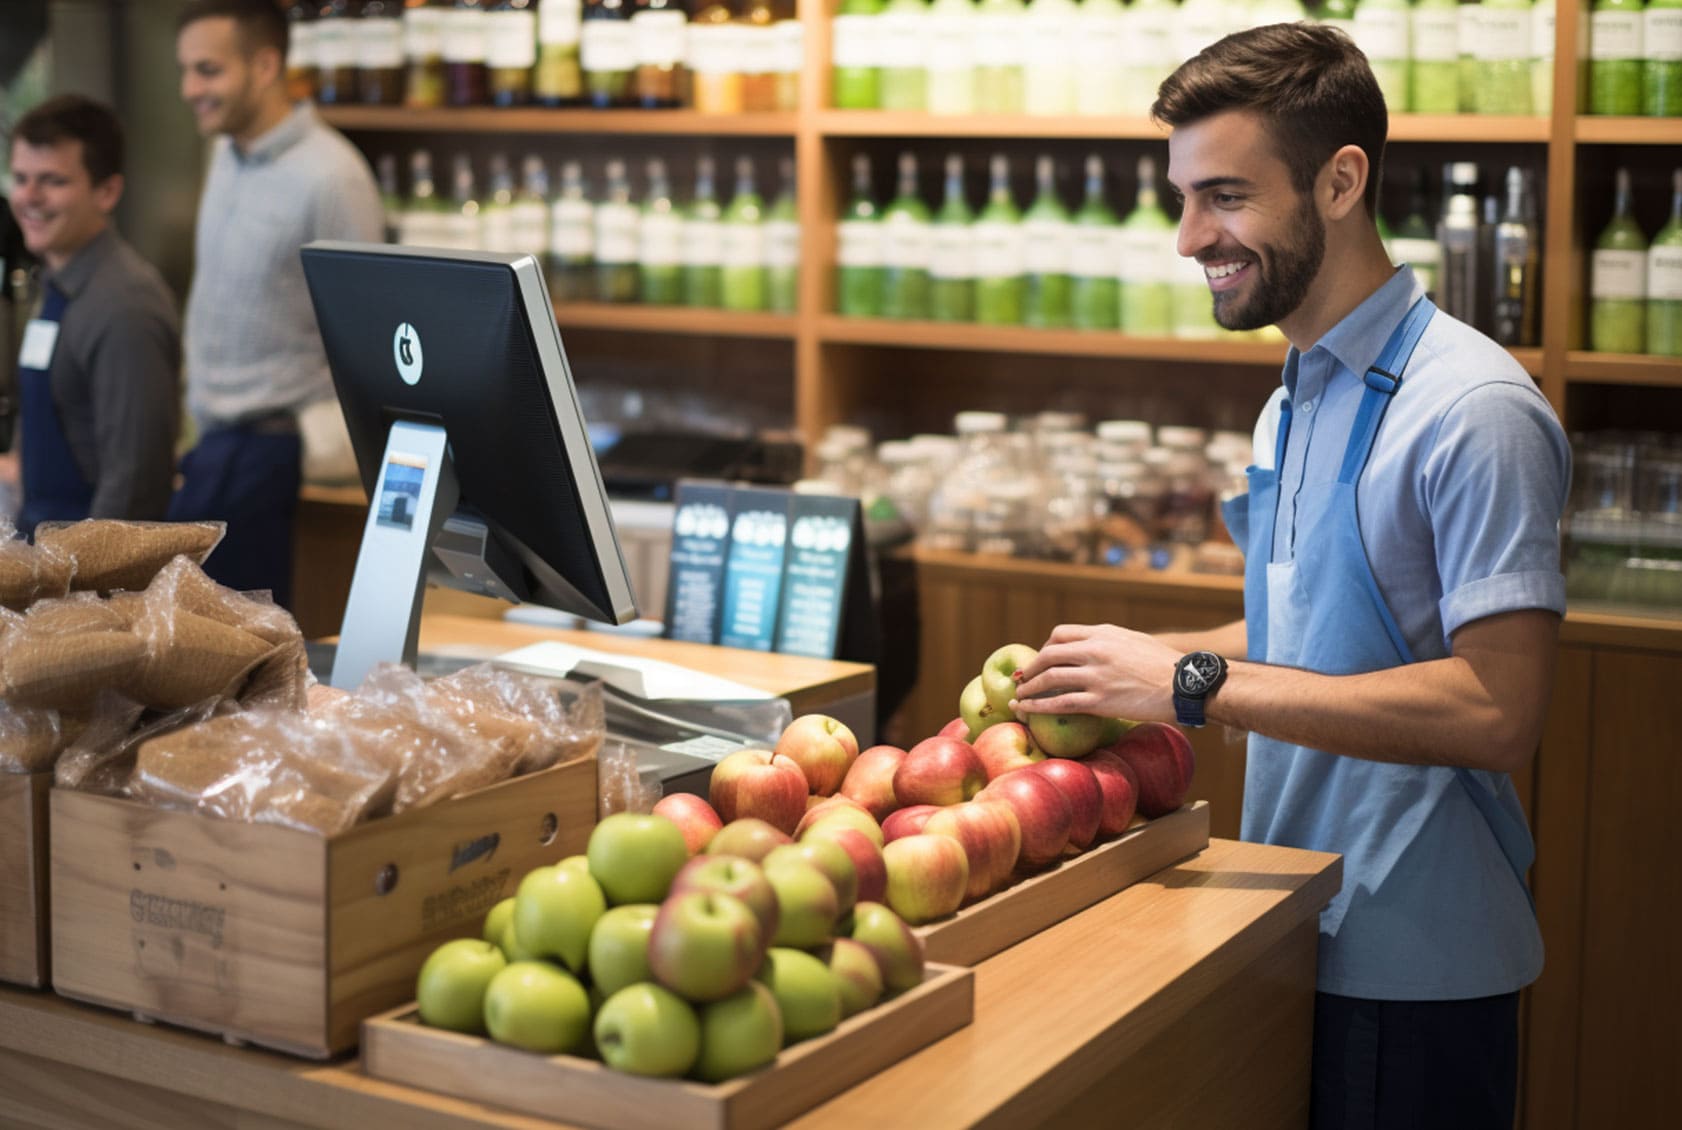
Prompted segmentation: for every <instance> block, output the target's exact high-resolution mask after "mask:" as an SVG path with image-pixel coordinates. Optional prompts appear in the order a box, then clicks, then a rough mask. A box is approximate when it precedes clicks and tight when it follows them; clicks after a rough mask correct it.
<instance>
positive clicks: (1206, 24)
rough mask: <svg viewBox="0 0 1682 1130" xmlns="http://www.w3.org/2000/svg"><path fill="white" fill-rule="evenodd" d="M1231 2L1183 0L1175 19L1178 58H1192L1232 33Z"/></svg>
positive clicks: (1175, 50)
mask: <svg viewBox="0 0 1682 1130" xmlns="http://www.w3.org/2000/svg"><path fill="white" fill-rule="evenodd" d="M1230 23H1231V17H1230V15H1229V13H1228V11H1227V0H1182V2H1181V4H1180V11H1179V14H1178V15H1177V16H1175V17H1174V56H1173V58H1174V59H1175V60H1176V61H1178V60H1183V59H1190V58H1191V57H1192V56H1194V55H1196V54H1197V53H1198V52H1199V51H1202V50H1203V49H1204V48H1205V47H1207V46H1209V45H1210V44H1211V43H1214V42H1215V41H1216V40H1218V39H1220V38H1221V37H1222V36H1224V35H1226V33H1227V32H1228V31H1229V30H1231V29H1230V26H1229V25H1230Z"/></svg>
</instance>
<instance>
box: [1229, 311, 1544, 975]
mask: <svg viewBox="0 0 1682 1130" xmlns="http://www.w3.org/2000/svg"><path fill="white" fill-rule="evenodd" d="M1435 312H1436V307H1435V306H1433V305H1432V304H1431V302H1430V301H1429V300H1428V299H1423V298H1422V299H1420V300H1419V301H1418V302H1417V303H1415V305H1414V306H1413V308H1412V309H1411V310H1409V311H1408V313H1407V315H1406V317H1404V318H1403V319H1402V322H1401V324H1400V325H1398V326H1397V328H1396V330H1395V332H1394V333H1393V334H1392V335H1391V337H1390V340H1389V341H1388V342H1386V344H1385V346H1384V350H1383V352H1382V353H1381V354H1380V355H1379V357H1378V360H1377V361H1376V362H1375V363H1374V364H1373V367H1372V368H1371V369H1369V370H1368V371H1367V372H1366V374H1365V375H1364V381H1365V385H1366V387H1365V389H1364V390H1363V392H1362V398H1361V402H1360V405H1359V408H1358V410H1357V412H1356V416H1355V422H1354V424H1353V426H1352V427H1351V430H1350V435H1349V440H1348V443H1347V445H1346V447H1345V449H1344V452H1343V459H1342V463H1341V466H1340V469H1339V473H1338V475H1337V478H1336V479H1335V480H1334V481H1328V482H1318V483H1315V482H1308V483H1305V484H1304V485H1303V486H1302V487H1301V490H1300V493H1299V495H1298V510H1297V521H1296V526H1295V529H1296V541H1297V542H1298V543H1300V544H1302V545H1304V546H1308V547H1311V548H1310V549H1309V550H1308V551H1307V552H1306V553H1305V554H1304V555H1303V556H1302V557H1301V558H1300V559H1299V558H1298V557H1297V556H1296V554H1295V552H1294V546H1293V547H1292V552H1291V553H1289V554H1288V555H1287V557H1286V559H1285V560H1276V557H1275V553H1274V544H1273V543H1274V531H1275V527H1276V521H1275V519H1276V517H1277V512H1278V506H1279V470H1278V469H1279V468H1281V467H1283V466H1284V464H1285V449H1286V444H1287V441H1288V439H1289V436H1290V427H1291V404H1290V401H1289V400H1285V401H1284V402H1283V403H1282V405H1281V418H1280V425H1279V436H1278V444H1277V449H1276V453H1275V457H1274V464H1273V467H1272V468H1267V469H1263V468H1258V467H1252V468H1250V470H1249V488H1250V489H1249V493H1248V494H1247V495H1245V496H1243V497H1240V498H1236V499H1233V500H1231V501H1230V502H1228V503H1226V504H1225V505H1224V506H1223V513H1224V515H1225V518H1226V522H1227V526H1228V528H1229V529H1230V530H1231V531H1232V536H1233V540H1234V541H1235V542H1237V544H1239V545H1241V546H1244V547H1245V567H1244V613H1245V624H1246V629H1247V632H1248V655H1249V658H1250V659H1252V660H1254V661H1256V662H1265V663H1269V664H1274V665H1279V666H1290V667H1299V668H1303V669H1306V670H1311V671H1316V672H1319V673H1321V674H1326V675H1350V674H1358V673H1364V672H1368V671H1378V670H1384V669H1387V668H1391V667H1397V666H1400V665H1401V664H1404V663H1412V662H1414V657H1413V654H1412V652H1411V650H1410V649H1409V647H1408V644H1407V641H1406V640H1405V639H1404V638H1403V637H1402V633H1401V630H1400V629H1399V628H1398V626H1397V624H1396V620H1395V617H1394V616H1393V615H1392V614H1391V612H1390V609H1389V606H1388V605H1387V604H1386V603H1385V599H1384V595H1383V593H1382V592H1381V591H1380V589H1379V587H1378V582H1377V581H1376V580H1375V579H1374V577H1373V572H1372V567H1371V564H1370V562H1369V561H1368V559H1367V554H1366V547H1365V545H1364V543H1363V541H1362V538H1361V527H1360V514H1359V508H1358V499H1357V493H1356V486H1357V483H1358V482H1359V479H1360V476H1361V472H1362V470H1363V469H1364V468H1365V466H1366V464H1367V460H1368V457H1369V455H1370V454H1371V452H1372V449H1373V445H1374V441H1375V439H1376V437H1377V435H1378V431H1379V427H1380V425H1381V424H1382V422H1383V419H1384V414H1385V411H1386V409H1387V408H1388V407H1389V405H1390V402H1391V398H1392V397H1393V396H1395V394H1396V392H1397V390H1398V389H1399V388H1400V387H1401V373H1402V371H1403V369H1404V368H1405V367H1406V366H1407V363H1408V360H1409V359H1410V358H1411V356H1412V355H1413V350H1414V347H1415V346H1416V345H1417V344H1418V342H1419V338H1420V336H1421V335H1422V334H1423V333H1424V331H1425V327H1426V325H1427V324H1428V323H1429V322H1430V320H1431V316H1432V315H1433V314H1434V313H1435ZM1243 838H1244V839H1246V840H1250V841H1252V842H1260V843H1273V844H1284V845H1288V846H1292V847H1302V848H1310V849H1314V850H1319V851H1335V852H1339V853H1341V854H1342V855H1343V856H1344V878H1343V888H1342V890H1341V891H1340V892H1339V893H1338V895H1337V897H1336V898H1335V899H1333V901H1332V903H1331V904H1330V905H1329V906H1328V907H1327V908H1326V910H1325V911H1324V912H1323V913H1322V915H1321V920H1320V935H1321V936H1320V974H1319V988H1320V990H1321V991H1322V992H1328V993H1337V994H1340V995H1344V996H1354V997H1371V998H1378V999H1390V1000H1452V999H1465V998H1470V997H1481V996H1493V995H1495V994H1498V993H1505V992H1512V991H1514V990H1516V989H1518V988H1520V987H1522V986H1523V985H1525V984H1527V983H1529V981H1531V980H1533V979H1534V978H1535V976H1536V975H1537V973H1539V971H1540V967H1541V938H1540V934H1539V932H1538V930H1537V927H1536V922H1535V913H1534V905H1533V904H1532V903H1530V892H1529V887H1528V885H1527V883H1526V882H1525V872H1526V871H1527V870H1528V869H1529V867H1530V864H1531V862H1532V861H1533V859H1534V858H1535V848H1534V846H1533V844H1532V841H1531V838H1530V832H1529V829H1528V827H1527V826H1526V824H1525V820H1524V813H1523V808H1522V806H1521V805H1520V804H1519V802H1518V796H1517V793H1516V792H1515V791H1514V789H1513V785H1512V780H1511V778H1510V777H1508V776H1507V775H1506V774H1496V773H1487V772H1483V771H1476V772H1474V771H1472V770H1468V769H1463V768H1450V767H1446V766H1418V765H1390V764H1383V763H1379V762H1372V761H1362V760H1359V759H1356V758H1350V757H1339V756H1336V755H1333V754H1330V753H1325V752H1322V751H1319V750H1312V749H1307V748H1304V747H1302V746H1295V745H1291V744H1288V743H1286V742H1281V741H1277V740H1275V739H1273V738H1268V737H1265V736H1263V735H1260V734H1251V735H1250V739H1249V757H1248V766H1247V769H1246V775H1245V787H1244V822H1243Z"/></svg>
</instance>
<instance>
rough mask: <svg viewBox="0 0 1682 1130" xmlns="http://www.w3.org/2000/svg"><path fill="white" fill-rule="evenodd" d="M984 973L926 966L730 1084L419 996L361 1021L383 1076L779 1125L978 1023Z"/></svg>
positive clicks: (589, 1108) (557, 1101)
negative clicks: (558, 1048)
mask: <svg viewBox="0 0 1682 1130" xmlns="http://www.w3.org/2000/svg"><path fill="white" fill-rule="evenodd" d="M974 1015H975V974H974V973H972V972H971V971H970V970H968V969H960V968H957V967H955V966H949V965H929V966H926V967H925V968H924V973H923V983H922V984H921V985H919V986H917V987H916V988H915V989H912V990H910V991H909V992H906V993H902V994H900V995H899V996H897V997H895V998H893V999H892V1000H890V1001H887V1002H885V1003H883V1004H880V1005H878V1006H876V1007H875V1008H872V1009H869V1010H867V1011H865V1012H861V1013H859V1014H858V1015H857V1016H853V1017H850V1018H848V1019H847V1020H845V1021H843V1022H842V1024H841V1026H840V1027H838V1028H836V1029H835V1031H833V1032H831V1033H829V1035H827V1036H820V1037H817V1038H815V1039H811V1040H805V1041H803V1042H801V1043H799V1044H796V1045H794V1046H793V1047H791V1048H785V1049H784V1050H783V1051H782V1053H781V1054H780V1055H778V1056H777V1058H776V1061H775V1062H773V1063H772V1064H771V1065H770V1066H769V1067H766V1068H764V1069H763V1070H760V1071H756V1072H754V1073H753V1074H751V1075H744V1076H742V1077H741V1078H738V1079H731V1080H729V1081H727V1082H724V1083H695V1082H690V1081H688V1080H682V1079H644V1078H641V1077H639V1076H636V1075H626V1074H624V1073H623V1072H619V1071H615V1070H613V1069H612V1068H610V1067H606V1066H604V1065H602V1064H600V1063H597V1062H595V1061H594V1060H588V1059H581V1058H579V1057H577V1056H565V1055H562V1056H541V1055H536V1054H533V1053H531V1052H525V1051H521V1050H519V1049H518V1048H510V1047H505V1046H503V1045H501V1044H497V1043H495V1042H493V1041H491V1040H487V1039H485V1038H483V1037H480V1036H464V1035H461V1034H460V1033H457V1032H446V1031H443V1030H441V1029H438V1028H427V1027H425V1026H424V1025H422V1024H421V1023H420V1021H419V1019H418V1018H417V1015H416V1011H415V1008H414V1006H413V1005H412V1004H411V1005H406V1006H404V1007H403V1008H400V1009H397V1010H396V1011H393V1012H389V1013H386V1014H385V1015H384V1016H377V1017H374V1018H373V1019H371V1020H369V1021H368V1022H367V1023H366V1024H365V1025H363V1032H362V1069H363V1070H364V1071H366V1072H367V1073H368V1074H369V1075H371V1076H373V1077H374V1078H376V1079H384V1080H386V1081H388V1082H393V1083H405V1084H408V1085H409V1086H411V1087H420V1088H422V1089H424V1090H428V1091H437V1092H440V1093H442V1094H447V1095H451V1096H454V1097H457V1098H465V1099H472V1100H474V1101H475V1102H482V1103H489V1104H491V1105H493V1106H502V1107H509V1108H511V1109H513V1110H518V1111H522V1112H524V1113H526V1114H532V1115H536V1116H538V1117H541V1118H557V1117H559V1118H564V1119H565V1120H566V1121H567V1122H568V1123H579V1124H583V1125H588V1126H601V1127H612V1128H613V1130H678V1128H681V1130H754V1128H757V1127H767V1126H780V1125H782V1124H783V1123H784V1122H787V1121H789V1120H790V1119H792V1118H794V1117H795V1116H797V1115H799V1114H802V1113H804V1112H805V1111H808V1110H810V1109H812V1108H813V1107H814V1106H817V1105H818V1104H819V1103H821V1102H823V1101H824V1100H826V1099H829V1098H831V1097H833V1096H835V1095H838V1094H840V1093H841V1092H842V1091H844V1090H846V1089H847V1088H848V1087H851V1086H853V1085H854V1084H856V1083H859V1082H861V1081H863V1080H864V1079H867V1078H869V1077H870V1076H871V1075H874V1074H875V1073H876V1072H878V1071H881V1070H882V1069H883V1068H885V1067H888V1066H890V1065H891V1064H894V1063H897V1062H899V1061H900V1060H901V1059H904V1058H905V1057H906V1056H908V1055H910V1054H911V1053H913V1052H915V1051H917V1050H918V1049H919V1048H922V1047H925V1046H927V1045H929V1044H932V1043H934V1042H935V1041H936V1040H938V1039H940V1038H941V1037H943V1036H946V1035H949V1034H951V1033H952V1032H956V1031H957V1030H958V1029H960V1028H962V1027H964V1026H965V1025H967V1024H969V1022H970V1021H971V1019H972V1018H973V1017H974Z"/></svg>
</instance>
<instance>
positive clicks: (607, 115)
mask: <svg viewBox="0 0 1682 1130" xmlns="http://www.w3.org/2000/svg"><path fill="white" fill-rule="evenodd" d="M321 116H322V117H323V118H325V119H326V120H327V121H328V123H330V124H331V125H333V126H335V127H337V128H338V129H341V130H345V131H348V132H357V131H366V132H371V133H372V132H392V133H491V134H497V133H509V134H515V133H548V134H609V135H611V134H637V135H640V136H648V137H660V136H668V137H683V136H699V137H793V136H794V133H795V129H796V126H797V123H798V121H799V117H798V115H795V114H732V115H722V114H698V113H696V112H695V111H694V110H577V109H559V110H548V109H544V108H542V107H539V106H521V107H517V108H509V109H497V108H495V107H489V106H474V107H466V108H460V109H439V110H411V109H409V108H408V107H405V106H323V107H321Z"/></svg>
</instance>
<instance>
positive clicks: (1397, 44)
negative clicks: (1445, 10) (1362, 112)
mask: <svg viewBox="0 0 1682 1130" xmlns="http://www.w3.org/2000/svg"><path fill="white" fill-rule="evenodd" d="M1349 31H1350V34H1351V35H1352V36H1353V37H1354V39H1355V46H1357V47H1359V48H1360V49H1361V53H1362V54H1364V55H1365V56H1366V57H1367V62H1368V64H1369V65H1371V67H1372V73H1373V77H1374V78H1376V79H1377V80H1378V89H1379V90H1381V91H1383V92H1384V105H1385V106H1387V107H1388V108H1389V109H1390V112H1391V113H1400V112H1401V111H1403V110H1406V109H1407V107H1408V5H1407V0H1361V4H1360V6H1359V7H1357V8H1356V9H1355V19H1354V22H1353V23H1352V24H1351V25H1350V28H1349ZM1526 41H1527V43H1528V36H1527V37H1526Z"/></svg>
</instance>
